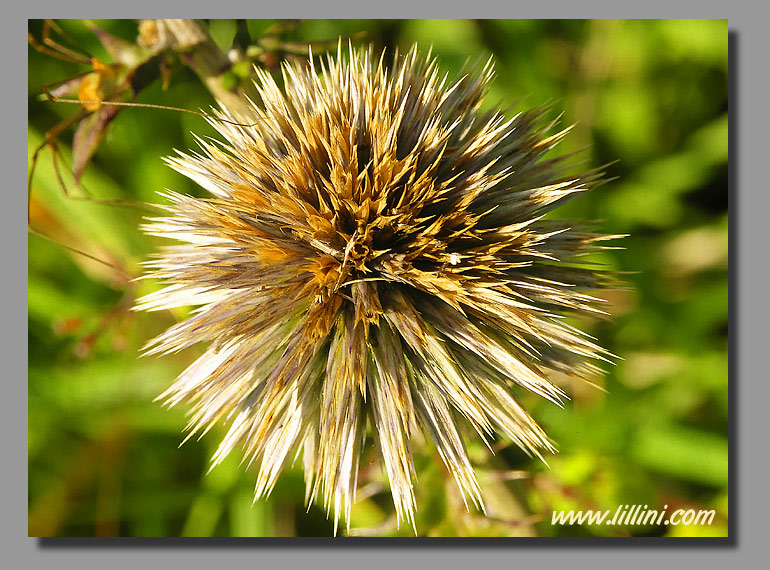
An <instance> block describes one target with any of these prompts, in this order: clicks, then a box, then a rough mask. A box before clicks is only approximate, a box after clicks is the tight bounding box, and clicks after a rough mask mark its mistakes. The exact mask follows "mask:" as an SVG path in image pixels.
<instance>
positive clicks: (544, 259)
mask: <svg viewBox="0 0 770 570" xmlns="http://www.w3.org/2000/svg"><path fill="white" fill-rule="evenodd" d="M256 73H257V89H258V91H259V95H260V97H261V104H260V105H257V104H253V105H251V107H252V111H251V113H252V115H251V116H247V117H244V116H236V115H235V114H234V113H231V112H229V111H228V110H227V109H223V110H222V111H219V112H217V118H216V119H212V120H211V123H212V124H213V125H214V127H216V129H217V130H218V131H219V133H220V134H221V136H222V137H224V142H218V141H213V140H199V144H200V147H201V149H202V153H200V154H197V153H196V154H183V153H179V155H178V156H176V157H173V158H169V159H167V162H168V163H169V165H170V166H171V167H172V168H174V169H176V170H177V171H178V172H180V173H182V174H184V175H186V176H188V177H189V178H191V179H192V180H194V181H195V182H197V183H198V184H200V185H201V186H202V187H203V188H205V189H206V190H207V191H209V192H210V193H211V197H210V198H208V199H199V198H194V197H190V196H184V195H180V194H178V193H174V192H167V193H165V194H164V196H165V198H167V200H168V201H169V202H170V203H169V204H168V205H166V206H164V208H165V210H166V211H167V212H168V214H167V215H165V216H164V217H160V218H155V219H152V220H151V221H150V223H149V224H148V225H146V226H145V230H146V231H147V232H148V233H150V234H152V235H156V236H162V237H164V238H169V239H172V240H176V241H178V242H182V243H181V244H179V245H170V246H166V247H165V248H164V250H163V252H162V253H161V254H160V255H159V256H158V257H157V258H156V259H155V260H154V261H151V262H149V266H150V268H151V271H150V272H149V274H148V277H152V278H156V279H160V280H161V281H163V282H164V288H163V289H161V290H159V291H157V292H155V293H152V294H149V295H147V296H145V297H144V298H142V299H141V300H140V301H139V304H138V307H137V308H138V309H144V310H160V309H168V308H172V307H181V306H197V308H196V309H195V310H194V312H193V313H192V315H191V316H190V317H189V318H188V319H187V320H185V321H183V322H181V323H179V324H177V325H175V326H173V327H171V328H170V329H169V330H168V331H166V332H165V333H163V334H161V335H160V336H159V337H158V338H156V339H154V340H153V341H152V342H150V343H149V344H148V346H147V347H146V353H147V354H168V353H173V352H176V351H180V350H183V349H185V348H188V347H191V346H193V345H195V344H197V343H206V345H207V346H208V350H207V351H206V352H205V354H203V356H201V357H200V358H198V359H197V360H196V361H195V362H194V363H193V364H192V365H191V366H189V368H187V369H186V370H185V371H184V372H183V373H182V374H181V375H180V376H179V377H178V378H177V379H176V381H175V382H174V384H173V385H172V386H171V387H170V388H169V389H168V390H167V391H166V392H165V393H164V394H162V395H161V398H163V399H165V401H166V402H167V403H168V404H169V405H175V404H177V403H179V402H187V403H188V404H192V412H191V414H192V415H191V421H190V424H189V425H188V429H189V430H190V436H191V435H193V434H199V435H202V434H203V433H205V432H206V431H207V430H208V429H209V428H210V427H211V426H212V425H214V424H216V423H218V422H224V423H226V424H227V425H228V426H229V430H228V431H227V433H226V435H225V437H224V440H223V441H222V443H221V445H220V446H219V448H218V450H217V452H216V453H215V455H214V458H213V464H214V465H216V464H217V463H219V462H220V461H222V459H223V458H224V457H225V456H226V455H227V454H228V453H230V452H231V451H232V450H233V449H235V448H236V447H242V448H243V450H244V452H245V459H246V461H247V462H248V463H249V464H251V463H254V464H256V465H257V466H258V476H257V484H256V495H257V497H259V496H263V495H266V494H269V493H270V491H271V489H272V488H273V486H274V485H275V483H276V480H277V478H278V476H279V474H280V472H281V470H282V468H283V467H284V465H285V464H286V462H287V461H290V460H291V457H292V455H293V453H292V452H293V451H294V450H296V453H299V452H300V451H301V453H302V461H303V466H304V471H305V479H306V486H307V492H306V500H307V501H313V500H315V499H316V498H317V497H321V496H322V497H323V504H324V506H325V508H326V510H327V513H329V512H330V511H331V510H332V507H333V511H334V515H333V516H334V520H335V525H336V522H337V521H338V519H339V517H340V515H341V514H343V513H344V516H345V518H346V520H347V521H348V524H349V517H350V508H351V505H352V503H353V502H354V501H355V494H356V486H357V477H358V466H359V456H360V454H361V450H362V448H363V447H364V446H366V445H369V444H370V439H373V440H375V441H376V443H377V447H378V448H379V450H380V455H381V458H382V465H383V466H384V470H385V472H386V474H387V477H388V480H389V484H390V489H391V492H392V495H393V501H394V503H395V509H396V513H397V516H398V520H402V519H406V520H408V521H410V522H412V524H413V515H414V510H415V508H416V505H415V498H414V492H413V485H412V484H413V477H414V471H415V470H414V464H413V459H412V449H411V448H412V444H413V443H414V439H413V438H414V437H415V435H417V434H418V433H420V432H422V433H424V434H425V435H427V436H428V437H429V438H430V439H432V441H433V443H434V444H435V447H436V449H437V450H438V452H439V454H440V456H441V458H442V460H443V462H444V464H445V465H446V468H447V469H448V471H449V472H451V474H452V475H453V476H454V479H455V480H456V482H457V485H458V487H459V488H460V490H461V491H462V495H463V497H464V499H465V500H466V504H467V502H468V501H469V502H472V503H474V504H475V505H477V506H478V507H480V508H483V502H482V496H481V490H480V487H479V484H478V482H477V479H476V476H475V475H474V470H473V467H472V466H471V462H470V461H469V459H468V455H467V453H466V448H465V444H464V441H463V438H464V435H465V432H468V428H469V427H470V428H472V431H470V432H468V433H470V434H473V433H474V432H475V435H474V437H475V436H476V435H477V436H478V437H479V438H481V439H482V440H484V441H485V442H489V441H490V440H491V439H492V438H494V437H496V436H498V435H499V436H503V437H505V438H508V439H509V440H511V441H512V442H514V443H515V444H516V445H518V446H519V447H521V448H522V449H523V450H524V451H525V452H527V453H529V454H533V455H535V456H541V451H543V450H545V451H553V447H552V445H551V443H550V442H549V440H548V438H547V436H546V434H545V433H544V432H543V430H542V429H541V428H540V427H539V426H538V424H537V423H536V422H535V420H533V419H532V417H531V416H530V415H529V414H528V413H527V411H526V410H524V408H523V407H522V406H521V405H520V404H519V402H518V401H517V399H516V393H517V392H521V391H530V392H534V393H535V394H538V395H540V396H542V397H544V398H546V399H548V400H551V401H553V402H555V403H557V404H558V403H560V401H561V399H562V398H563V397H564V396H565V394H564V393H563V392H562V390H561V389H560V388H559V387H557V386H556V385H555V384H554V383H553V382H552V381H551V380H549V373H552V372H554V371H555V372H560V373H564V374H567V375H569V376H571V377H576V378H583V379H588V378H589V377H590V376H592V375H593V374H595V373H597V372H598V371H599V369H598V368H597V367H596V366H595V365H594V364H593V363H592V361H593V360H596V359H604V358H605V357H606V356H607V355H608V353H607V352H606V351H605V350H603V349H602V348H600V347H599V346H597V345H596V344H594V343H593V342H591V340H590V339H589V338H588V337H587V336H586V335H584V334H582V333H581V332H579V331H578V330H575V329H573V328H571V327H570V326H568V325H567V324H565V323H564V322H563V320H562V319H563V317H564V316H565V315H568V314H573V315H574V314H587V313H601V311H600V310H599V309H598V305H599V303H600V301H599V300H598V299H596V298H594V297H592V296H589V295H588V293H590V292H591V290H595V289H598V288H601V287H604V286H606V285H607V283H608V277H607V275H606V273H605V272H603V271H601V270H600V269H597V268H596V266H593V265H588V264H583V265H581V264H579V263H577V261H576V258H577V257H578V256H580V255H582V254H585V253H589V252H593V251H596V250H599V249H602V246H601V244H600V243H599V242H602V241H603V240H606V239H609V238H611V237H613V236H606V235H600V234H596V233H592V232H591V231H590V230H589V229H588V228H587V226H583V225H581V224H575V223H567V222H561V221H555V220H546V219H544V215H545V214H546V213H547V212H549V211H551V210H553V209H554V208H556V207H557V206H558V205H560V204H562V203H564V202H565V201H566V200H569V199H571V198H573V197H575V196H577V195H579V194H581V193H583V192H586V191H587V190H589V189H591V188H593V187H595V186H597V185H598V184H599V183H600V182H601V180H600V179H601V173H600V172H599V171H598V170H594V171H590V172H587V173H585V174H583V175H581V176H571V175H568V171H569V170H568V167H569V161H568V160H567V159H566V158H565V157H561V158H551V159H546V158H544V155H545V154H546V153H547V152H548V151H549V150H550V149H551V148H552V147H553V146H554V145H556V144H557V143H558V142H559V140H561V139H562V137H564V136H565V135H566V133H567V132H568V131H569V129H564V130H561V131H558V132H552V131H553V129H554V126H555V124H556V121H553V122H548V121H546V120H545V118H544V117H545V115H546V113H547V111H548V110H547V108H541V109H537V110H533V111H528V112H522V113H519V114H517V115H515V116H514V117H513V118H510V119H507V120H506V119H505V118H504V115H503V114H502V113H500V112H489V113H486V114H481V113H480V111H479V108H480V105H481V102H482V99H483V97H484V94H485V91H486V87H487V85H488V84H489V82H490V80H491V78H492V75H493V73H492V66H491V63H488V64H487V65H486V66H484V67H483V69H482V70H481V71H480V72H478V73H469V74H467V75H463V76H461V77H459V78H457V79H455V80H453V81H450V80H449V79H448V77H447V76H446V75H444V76H442V75H440V73H439V71H438V69H437V65H436V62H435V60H433V59H432V58H431V56H430V55H428V56H427V57H426V58H422V57H420V56H419V55H418V52H417V50H416V49H415V48H413V49H412V50H410V51H409V52H408V53H407V54H406V55H405V56H403V57H399V56H398V54H396V57H395V60H394V64H393V67H392V69H390V70H389V69H387V66H386V61H385V59H384V57H380V58H375V57H373V56H372V52H371V50H369V51H355V50H353V49H352V48H351V49H350V50H349V53H348V54H347V55H345V54H343V53H342V50H341V49H340V50H339V53H338V55H337V57H336V58H334V57H331V56H330V57H329V58H328V60H327V62H326V64H325V65H322V66H320V69H318V70H316V68H315V66H314V64H313V61H312V60H310V61H309V62H308V63H307V65H306V66H304V67H303V66H300V65H299V64H291V65H288V64H287V65H285V66H284V68H283V70H282V76H283V84H284V88H283V90H282V89H281V88H279V86H278V85H277V84H276V82H275V80H274V79H273V78H272V77H271V76H270V75H269V74H267V73H266V72H263V71H260V70H257V71H256ZM367 426H368V428H367ZM188 437H189V436H188ZM319 491H320V495H319Z"/></svg>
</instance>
